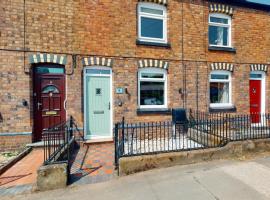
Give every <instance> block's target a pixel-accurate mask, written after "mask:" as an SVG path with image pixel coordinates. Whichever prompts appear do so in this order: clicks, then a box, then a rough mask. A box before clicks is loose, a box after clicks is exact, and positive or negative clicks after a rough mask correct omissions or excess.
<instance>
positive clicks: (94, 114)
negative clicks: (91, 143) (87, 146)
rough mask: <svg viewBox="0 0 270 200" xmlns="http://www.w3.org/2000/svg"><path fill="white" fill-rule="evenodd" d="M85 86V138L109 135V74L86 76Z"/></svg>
mask: <svg viewBox="0 0 270 200" xmlns="http://www.w3.org/2000/svg"><path fill="white" fill-rule="evenodd" d="M85 87H86V90H85V92H86V94H85V95H86V97H85V101H86V102H85V106H86V109H85V112H86V113H85V117H86V120H85V123H86V126H85V128H86V138H87V139H92V138H105V137H110V136H111V105H110V104H111V102H110V99H111V91H110V76H86V77H85Z"/></svg>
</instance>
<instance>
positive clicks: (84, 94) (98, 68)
mask: <svg viewBox="0 0 270 200" xmlns="http://www.w3.org/2000/svg"><path fill="white" fill-rule="evenodd" d="M88 69H97V70H110V74H87V73H86V70H88ZM88 76H92V77H109V78H110V88H109V89H110V133H109V136H108V137H91V135H90V136H87V133H86V125H87V124H86V123H87V117H86V77H88ZM83 87H84V90H83V96H84V97H83V99H84V101H83V107H84V125H83V128H84V138H85V139H87V140H95V139H100V140H102V139H104V140H106V139H112V138H113V74H112V69H111V68H109V67H101V66H91V67H85V68H84V69H83Z"/></svg>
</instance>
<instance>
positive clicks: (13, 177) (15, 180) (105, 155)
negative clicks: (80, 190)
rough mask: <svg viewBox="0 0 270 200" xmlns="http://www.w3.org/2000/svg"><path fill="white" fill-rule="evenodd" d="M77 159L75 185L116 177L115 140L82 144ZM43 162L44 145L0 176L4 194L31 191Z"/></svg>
mask: <svg viewBox="0 0 270 200" xmlns="http://www.w3.org/2000/svg"><path fill="white" fill-rule="evenodd" d="M73 159H74V161H73V164H72V168H71V179H70V183H71V184H72V185H81V184H91V183H99V182H104V181H107V180H111V179H113V178H114V177H115V170H114V144H113V143H102V144H89V145H85V144H80V148H79V149H77V150H75V153H74V155H73ZM42 163H43V149H42V148H40V149H33V150H32V151H31V152H30V153H29V154H28V155H27V156H26V157H24V158H23V159H22V160H20V161H19V162H17V163H16V164H15V165H14V166H12V167H11V168H10V169H9V170H8V171H6V172H5V173H4V174H2V175H1V176H0V197H1V196H5V195H16V194H20V193H28V192H31V191H32V189H33V186H34V185H35V183H36V177H37V169H38V168H39V167H40V166H41V165H42Z"/></svg>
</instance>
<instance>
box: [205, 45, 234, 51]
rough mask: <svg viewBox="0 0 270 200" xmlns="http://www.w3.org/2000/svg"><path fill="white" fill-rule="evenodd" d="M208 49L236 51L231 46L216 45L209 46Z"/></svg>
mask: <svg viewBox="0 0 270 200" xmlns="http://www.w3.org/2000/svg"><path fill="white" fill-rule="evenodd" d="M208 50H209V51H226V52H231V53H236V49H235V48H232V47H216V46H209V47H208Z"/></svg>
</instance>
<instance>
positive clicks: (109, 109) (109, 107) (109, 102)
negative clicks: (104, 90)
mask: <svg viewBox="0 0 270 200" xmlns="http://www.w3.org/2000/svg"><path fill="white" fill-rule="evenodd" d="M109 110H111V102H109Z"/></svg>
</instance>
